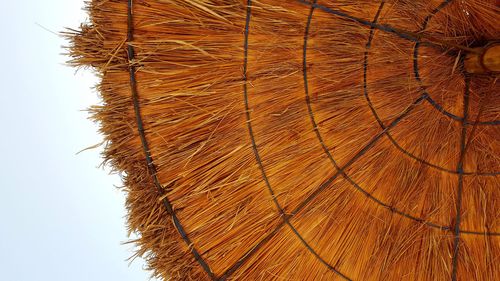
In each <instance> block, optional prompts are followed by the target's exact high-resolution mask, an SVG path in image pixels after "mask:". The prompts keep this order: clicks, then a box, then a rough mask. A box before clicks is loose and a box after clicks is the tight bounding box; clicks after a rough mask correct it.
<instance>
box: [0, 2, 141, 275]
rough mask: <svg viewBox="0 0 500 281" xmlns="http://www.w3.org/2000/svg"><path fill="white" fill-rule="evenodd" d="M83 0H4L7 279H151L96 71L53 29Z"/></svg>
mask: <svg viewBox="0 0 500 281" xmlns="http://www.w3.org/2000/svg"><path fill="white" fill-rule="evenodd" d="M82 6H83V0H46V1H39V0H24V1H2V8H1V9H0V30H1V33H0V34H1V37H0V38H1V39H0V42H1V44H0V51H1V60H0V63H1V67H0V82H1V84H0V85H1V88H0V98H1V99H0V101H1V103H0V106H1V107H2V108H1V110H0V120H1V124H2V127H1V133H0V155H1V160H2V161H1V162H0V163H1V164H0V225H1V227H0V280H6V281H24V280H26V281H27V280H30V281H42V280H43V281H44V280H50V281H63V280H64V281H80V280H82V281H83V280H85V281H90V280H91V281H99V280H120V281H126V280H148V279H149V272H146V271H144V270H143V269H142V268H143V266H144V263H143V261H142V260H140V259H137V260H135V261H134V262H133V263H132V264H130V265H129V262H127V261H126V259H127V258H128V257H130V256H131V255H132V253H133V252H132V251H131V246H130V245H122V244H121V243H122V242H125V241H127V240H128V238H127V233H126V227H125V222H124V216H125V210H124V207H123V201H124V195H123V194H122V192H121V191H119V190H118V189H117V188H115V187H114V185H116V186H119V185H120V179H119V178H118V177H117V176H116V175H114V176H113V175H109V174H108V171H107V170H106V169H102V168H97V166H99V164H100V163H101V159H100V156H99V153H100V150H101V149H94V150H90V151H86V152H83V153H81V154H78V155H76V153H77V152H78V151H80V150H82V149H83V148H86V147H89V146H91V145H94V144H96V143H99V142H100V141H101V136H99V135H98V134H97V133H96V131H97V126H96V125H95V124H93V123H92V122H91V121H89V120H87V117H88V114H87V113H86V112H84V111H82V110H84V109H86V108H87V107H88V106H90V105H92V104H96V103H98V101H99V100H98V97H97V93H96V92H95V91H93V90H91V89H90V88H91V87H92V86H93V85H94V84H95V83H96V78H95V77H94V76H93V75H92V74H91V73H90V72H89V71H79V72H78V73H75V69H71V68H69V67H67V66H65V65H64V62H65V61H66V60H67V58H65V57H64V56H62V55H61V53H63V52H64V51H63V49H61V45H64V44H65V42H64V40H62V39H61V38H59V37H58V36H56V35H55V34H53V33H51V32H49V31H47V30H45V29H43V28H42V27H40V26H39V25H41V26H43V27H45V28H46V29H49V30H51V31H53V32H58V31H61V30H62V29H63V27H73V28H76V27H78V26H79V24H80V22H82V21H84V20H85V19H86V15H85V13H84V12H83V11H82V10H81V8H82Z"/></svg>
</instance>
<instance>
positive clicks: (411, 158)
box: [66, 0, 500, 280]
mask: <svg viewBox="0 0 500 281" xmlns="http://www.w3.org/2000/svg"><path fill="white" fill-rule="evenodd" d="M86 6H87V10H88V13H89V15H90V19H89V22H87V23H85V24H83V25H82V26H81V27H80V28H79V29H78V30H71V31H69V32H67V33H66V35H67V36H68V38H69V40H70V42H71V43H70V49H69V50H70V55H71V57H72V61H71V64H73V65H75V66H79V67H82V66H83V67H86V66H91V67H93V68H94V69H95V70H96V71H97V72H98V73H99V75H100V77H101V82H100V84H99V86H98V89H99V92H100V93H101V96H102V100H103V103H102V105H100V106H95V107H94V108H92V112H93V117H94V120H96V121H98V122H99V124H100V125H101V132H102V133H103V134H104V135H105V139H106V143H107V145H106V148H105V151H104V158H105V160H106V162H108V163H109V164H110V165H111V166H112V167H113V168H114V169H115V170H116V171H120V172H123V173H124V174H125V175H126V176H125V178H124V181H125V186H126V191H127V202H126V204H127V209H128V211H129V214H128V222H129V227H130V231H132V232H137V233H138V234H139V235H140V238H139V239H137V240H136V241H134V242H135V243H136V244H137V245H138V252H137V255H138V256H142V257H144V258H145V259H146V260H147V262H148V265H149V268H150V269H152V270H153V274H154V275H155V276H157V277H162V278H164V279H174V280H205V279H206V280H210V279H212V280H225V279H237V280H337V279H338V280H342V279H346V280H450V279H452V280H500V267H499V266H498V263H499V262H500V236H499V235H500V212H498V210H499V208H500V195H499V192H500V189H499V187H500V184H499V176H498V172H499V163H500V157H499V156H500V126H498V125H499V123H500V122H499V120H500V119H499V115H500V107H499V106H498V105H499V102H500V96H499V95H498V93H499V84H498V83H497V77H496V76H492V75H484V76H470V75H467V74H465V73H464V71H463V69H462V57H463V55H464V52H463V51H462V50H460V49H457V48H454V47H453V46H457V45H458V46H466V47H476V46H481V44H484V43H486V42H489V41H492V40H496V39H499V38H500V29H499V25H498V23H499V22H500V11H499V6H498V5H497V4H496V2H495V1H494V0H468V1H458V0H456V1H452V0H451V1H444V2H443V1H442V0H432V1H431V0H421V1H420V0H398V1H383V2H382V3H380V2H379V1H371V0H336V1H333V0H324V1H318V2H317V3H316V1H301V0H294V1H292V0H290V1H278V0H254V1H250V0H135V1H132V0H129V1H128V2H127V1H124V0H120V1H118V0H93V1H89V2H87V3H86ZM129 13H130V14H129ZM129 20H131V22H129ZM391 28H392V29H391ZM398 30H399V31H408V32H409V33H402V32H399V31H398ZM415 34H424V35H425V36H423V35H422V36H420V35H418V37H415V36H416V35H415ZM432 38H439V42H430V41H432ZM131 81H132V83H131ZM141 127H143V130H142V129H141Z"/></svg>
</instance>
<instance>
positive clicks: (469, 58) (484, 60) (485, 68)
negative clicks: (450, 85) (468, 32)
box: [464, 43, 500, 74]
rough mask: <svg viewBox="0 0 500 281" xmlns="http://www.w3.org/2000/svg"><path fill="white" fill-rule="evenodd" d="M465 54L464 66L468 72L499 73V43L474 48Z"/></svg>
mask: <svg viewBox="0 0 500 281" xmlns="http://www.w3.org/2000/svg"><path fill="white" fill-rule="evenodd" d="M475 50H477V52H470V53H468V54H467V55H466V56H465V61H464V67H465V70H466V71H467V72H468V73H475V74H489V73H500V43H493V44H488V45H486V46H485V47H480V48H475Z"/></svg>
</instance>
